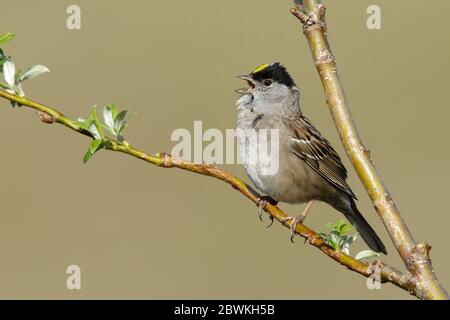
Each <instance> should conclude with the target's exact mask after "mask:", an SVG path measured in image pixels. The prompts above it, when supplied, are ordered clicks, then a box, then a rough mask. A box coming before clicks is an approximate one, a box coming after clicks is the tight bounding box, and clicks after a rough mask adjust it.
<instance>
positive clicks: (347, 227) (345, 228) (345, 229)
mask: <svg viewBox="0 0 450 320" xmlns="http://www.w3.org/2000/svg"><path fill="white" fill-rule="evenodd" d="M351 229H352V225H351V224H348V223H345V224H343V225H341V227H340V230H339V234H340V235H341V236H343V235H345V234H346V233H347V232H348V231H350V230H351Z"/></svg>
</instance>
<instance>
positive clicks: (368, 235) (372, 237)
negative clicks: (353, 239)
mask: <svg viewBox="0 0 450 320" xmlns="http://www.w3.org/2000/svg"><path fill="white" fill-rule="evenodd" d="M351 209H352V212H344V215H345V217H346V218H347V220H348V221H350V223H351V224H352V225H354V226H355V228H356V230H357V231H358V232H359V234H360V235H361V237H362V238H363V240H364V242H365V243H367V245H368V246H369V248H370V249H371V250H373V251H375V252H382V253H384V254H387V251H386V247H385V246H384V244H383V242H382V241H381V239H380V238H379V237H378V236H377V234H376V232H375V231H374V230H373V229H372V227H371V226H370V225H369V223H368V222H367V221H366V219H364V217H363V215H362V214H361V213H360V212H359V210H358V208H357V207H356V204H355V201H353V199H351Z"/></svg>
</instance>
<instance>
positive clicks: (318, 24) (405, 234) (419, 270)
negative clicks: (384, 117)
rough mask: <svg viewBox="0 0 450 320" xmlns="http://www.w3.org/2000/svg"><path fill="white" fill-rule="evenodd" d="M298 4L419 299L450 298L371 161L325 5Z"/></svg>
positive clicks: (331, 100) (350, 146) (343, 128)
mask: <svg viewBox="0 0 450 320" xmlns="http://www.w3.org/2000/svg"><path fill="white" fill-rule="evenodd" d="M296 3H299V4H298V5H297V6H296V7H295V8H293V9H291V13H292V14H293V15H294V16H295V17H297V18H298V19H299V20H300V22H301V23H302V25H303V32H304V34H305V36H306V39H307V40H308V44H309V46H310V49H311V53H312V57H313V61H314V64H315V65H316V69H317V72H318V73H319V76H320V79H321V82H322V85H323V88H324V92H325V97H326V101H327V104H328V107H329V109H330V111H331V115H332V117H333V120H334V122H335V124H336V127H337V129H338V132H339V135H340V138H341V141H342V143H343V145H344V148H345V150H346V152H347V155H348V157H349V158H350V161H351V162H352V165H353V167H354V168H355V170H356V172H357V173H358V175H359V178H360V180H361V181H362V183H363V185H364V187H365V189H366V191H367V193H368V194H369V196H370V199H371V200H372V203H373V205H374V207H375V210H376V211H377V213H378V214H379V216H380V218H381V220H382V221H383V223H384V225H385V227H386V229H387V231H388V232H389V235H390V237H391V239H392V242H393V243H394V245H395V247H396V249H397V251H398V252H399V254H400V256H401V258H402V259H403V261H404V263H405V265H406V267H407V268H408V270H409V271H410V272H411V273H412V274H413V275H414V277H416V279H417V281H418V283H419V289H418V290H419V291H420V292H419V296H420V297H422V298H424V299H449V296H448V293H447V292H446V291H445V289H444V288H443V287H442V286H441V285H440V283H439V281H438V280H437V278H436V276H435V274H434V272H433V268H432V265H431V261H430V258H429V250H430V246H429V245H428V244H426V243H416V242H415V240H414V238H413V236H412V234H411V232H410V231H409V229H408V227H407V226H406V224H405V222H404V221H403V219H402V217H401V215H400V212H399V210H398V208H397V206H396V205H395V203H394V201H393V199H392V197H391V195H390V194H389V191H388V190H387V188H386V187H385V186H384V184H383V182H382V180H381V178H380V176H379V174H378V172H377V170H376V168H375V166H374V164H373V162H372V160H371V157H370V152H369V150H368V149H367V148H366V147H365V146H364V145H363V144H362V142H361V138H360V137H359V134H358V132H357V130H356V126H355V123H354V120H353V117H352V115H351V112H350V108H349V105H348V102H347V99H346V97H345V92H344V89H343V86H342V83H341V80H340V78H339V74H338V72H337V66H336V61H335V58H334V56H333V53H332V51H331V48H330V44H329V42H328V38H327V25H326V21H325V6H324V5H323V4H321V3H320V1H317V0H304V1H296Z"/></svg>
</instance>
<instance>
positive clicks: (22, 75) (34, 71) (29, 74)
mask: <svg viewBox="0 0 450 320" xmlns="http://www.w3.org/2000/svg"><path fill="white" fill-rule="evenodd" d="M46 72H50V70H49V69H48V68H47V67H46V66H43V65H40V64H36V65H34V66H31V67H29V68H27V69H25V70H23V71H20V72H19V73H18V76H17V82H18V83H19V82H23V81H25V80H28V79H32V78H35V77H37V76H39V75H41V74H43V73H46Z"/></svg>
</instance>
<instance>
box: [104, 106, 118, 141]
mask: <svg viewBox="0 0 450 320" xmlns="http://www.w3.org/2000/svg"><path fill="white" fill-rule="evenodd" d="M116 111H117V110H116ZM103 121H104V122H105V126H106V128H107V129H108V130H109V131H110V132H111V133H112V134H115V130H114V115H113V109H112V108H111V107H110V106H109V105H107V106H106V107H105V108H104V109H103Z"/></svg>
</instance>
